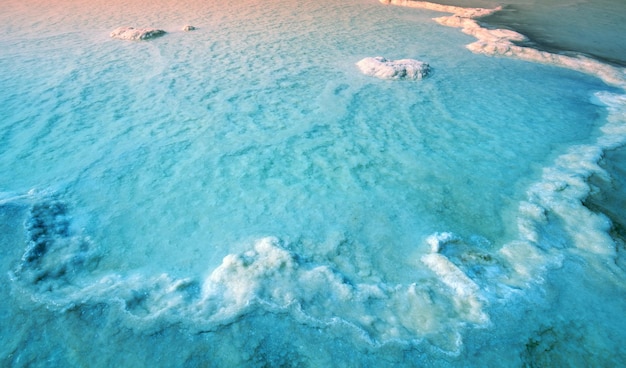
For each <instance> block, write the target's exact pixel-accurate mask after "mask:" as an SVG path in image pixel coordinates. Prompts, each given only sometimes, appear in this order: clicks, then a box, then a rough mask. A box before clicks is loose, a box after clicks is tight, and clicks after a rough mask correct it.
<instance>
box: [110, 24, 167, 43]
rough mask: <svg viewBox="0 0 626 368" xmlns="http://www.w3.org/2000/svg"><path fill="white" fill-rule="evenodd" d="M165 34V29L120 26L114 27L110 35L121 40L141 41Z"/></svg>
mask: <svg viewBox="0 0 626 368" xmlns="http://www.w3.org/2000/svg"><path fill="white" fill-rule="evenodd" d="M164 34H165V31H164V30H162V29H157V28H134V27H119V28H116V29H114V30H113V32H111V34H110V36H111V37H113V38H117V39H120V40H129V41H139V40H149V39H152V38H156V37H160V36H163V35H164Z"/></svg>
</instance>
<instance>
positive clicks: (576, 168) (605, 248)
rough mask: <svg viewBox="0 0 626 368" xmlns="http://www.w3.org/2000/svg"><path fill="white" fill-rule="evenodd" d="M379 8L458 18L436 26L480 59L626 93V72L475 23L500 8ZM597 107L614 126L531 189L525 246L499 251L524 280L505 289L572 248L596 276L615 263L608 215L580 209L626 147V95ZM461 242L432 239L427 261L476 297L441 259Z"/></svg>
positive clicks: (604, 95)
mask: <svg viewBox="0 0 626 368" xmlns="http://www.w3.org/2000/svg"><path fill="white" fill-rule="evenodd" d="M380 2H381V3H383V4H392V5H399V6H406V7H411V8H420V9H428V10H434V11H441V12H447V13H452V15H451V16H444V17H439V18H435V19H434V20H435V21H436V22H438V23H439V24H441V25H445V26H449V27H456V28H461V30H462V32H463V33H466V34H468V35H471V36H473V37H475V38H476V39H477V41H475V42H473V43H471V44H469V45H467V46H466V47H467V48H468V49H469V50H470V51H472V52H474V53H477V54H484V55H488V56H506V57H512V58H515V59H519V60H525V61H530V62H536V63H542V64H549V65H554V66H560V67H564V68H568V69H571V70H574V71H578V72H582V73H586V74H589V75H592V76H595V77H597V78H599V79H600V80H602V81H603V82H605V83H606V84H608V85H611V86H614V87H617V88H620V89H626V69H624V68H618V67H613V66H611V65H607V64H603V63H601V62H599V61H597V60H594V59H591V58H588V57H585V56H582V55H577V56H567V55H561V54H553V53H550V52H547V51H541V50H536V49H533V48H530V47H524V46H520V45H519V44H517V43H519V42H522V41H526V40H527V39H526V37H525V36H524V35H522V34H520V33H517V32H514V31H510V30H505V29H486V28H483V27H481V25H480V24H479V23H478V22H477V21H476V20H475V19H476V18H480V17H483V16H486V15H490V14H493V13H495V12H497V11H499V10H501V8H500V7H497V8H495V9H481V8H461V7H455V6H447V5H439V4H433V3H428V2H423V1H411V0H380ZM592 102H594V103H596V104H598V105H601V106H605V107H606V108H607V110H608V112H609V116H608V118H607V119H608V123H607V124H606V125H605V126H603V127H601V130H602V132H604V133H605V135H603V136H601V137H599V138H598V139H597V141H596V144H594V145H580V146H574V147H572V148H571V149H570V150H568V152H566V153H565V154H563V155H561V156H560V157H558V158H557V160H556V162H555V165H554V166H553V167H548V168H545V169H544V170H543V175H542V178H541V180H540V181H539V182H538V183H536V184H535V185H533V186H532V187H531V188H529V190H528V200H527V201H524V202H522V203H521V204H520V208H519V213H520V216H519V219H518V229H519V232H520V239H519V240H518V241H513V242H511V243H508V244H506V245H504V246H503V247H502V249H501V250H500V252H499V253H500V254H501V255H502V256H504V258H505V259H506V260H508V262H509V266H510V267H512V268H513V269H514V270H515V272H516V273H517V275H518V276H519V280H517V281H515V280H513V278H511V276H512V275H509V278H508V280H507V281H506V283H510V284H515V283H517V282H519V283H520V284H522V285H523V284H525V283H526V282H527V281H529V280H534V281H537V282H542V276H541V275H542V272H541V270H542V269H545V268H546V267H560V265H561V264H562V260H563V256H564V255H563V250H564V248H569V249H570V250H569V251H570V252H572V253H574V254H578V255H581V254H586V255H587V256H588V258H587V261H588V262H590V264H592V265H593V266H594V267H597V268H598V269H604V268H607V262H606V259H607V258H609V259H610V258H614V257H616V254H615V244H614V243H613V241H612V239H611V238H610V236H609V235H608V229H609V228H610V222H609V221H608V219H606V218H605V217H604V216H602V215H598V214H594V213H592V212H590V211H589V210H588V209H587V208H586V207H584V206H583V205H582V204H581V203H582V201H583V200H584V198H585V197H586V196H587V195H588V193H589V185H588V183H587V180H586V179H587V178H588V177H589V176H590V175H592V174H596V175H603V174H605V173H604V172H603V170H602V169H601V168H600V166H599V165H598V161H599V160H600V158H601V157H602V154H603V151H604V150H607V149H611V148H615V147H617V146H620V145H622V144H623V143H624V142H626V113H625V111H626V99H625V97H624V95H619V94H613V93H608V92H598V93H596V95H595V96H594V101H592ZM548 213H550V214H553V216H557V217H559V218H561V222H562V223H561V224H560V225H558V224H554V223H552V222H550V221H549V220H548ZM555 226H560V227H561V228H562V229H561V230H562V231H564V232H565V233H574V234H576V235H575V236H574V237H573V238H572V239H571V243H568V244H565V243H563V242H560V241H558V240H555V239H552V238H551V237H550V236H549V235H546V234H550V233H551V232H554V231H555V229H554V227H555ZM580 228H585V229H587V231H585V232H584V233H581V232H576V231H571V230H570V229H580ZM568 230H570V231H568ZM455 241H458V238H457V237H455V236H454V235H453V234H451V233H437V234H434V235H432V236H430V237H429V238H427V239H426V242H427V243H428V244H429V245H430V247H431V252H432V253H431V254H430V255H427V256H424V257H423V258H422V262H424V263H425V264H426V265H427V266H429V267H430V268H431V269H432V270H433V271H434V272H435V273H437V274H438V275H439V276H440V277H442V278H443V279H444V282H446V283H448V284H449V285H451V286H452V287H453V288H454V289H455V290H457V291H459V290H461V291H463V290H466V289H467V290H472V289H473V288H472V287H471V284H470V283H468V282H467V280H465V278H464V277H463V275H461V274H459V273H458V272H456V270H455V269H454V268H453V267H448V266H447V263H446V262H445V260H446V257H445V256H441V255H440V254H439V252H441V250H442V247H443V246H445V245H447V244H449V243H451V242H455ZM519 259H525V260H526V262H521V263H520V262H519V261H518V260H519ZM435 261H440V262H439V263H437V262H435ZM442 265H443V266H445V267H442ZM468 285H469V287H468ZM457 286H458V288H457ZM472 291H473V292H476V290H472Z"/></svg>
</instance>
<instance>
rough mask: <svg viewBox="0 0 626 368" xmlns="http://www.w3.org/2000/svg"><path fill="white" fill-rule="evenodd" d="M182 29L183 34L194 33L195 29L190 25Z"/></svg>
mask: <svg viewBox="0 0 626 368" xmlns="http://www.w3.org/2000/svg"><path fill="white" fill-rule="evenodd" d="M182 29H183V31H185V32H189V31H195V30H196V27H194V26H192V25H186V26H184V27H183V28H182Z"/></svg>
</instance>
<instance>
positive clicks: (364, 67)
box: [356, 56, 430, 80]
mask: <svg viewBox="0 0 626 368" xmlns="http://www.w3.org/2000/svg"><path fill="white" fill-rule="evenodd" d="M356 65H357V66H358V67H359V69H361V72H363V74H365V75H369V76H372V77H377V78H380V79H395V80H397V79H412V80H416V79H422V78H424V77H426V76H427V75H428V73H429V72H430V66H429V65H428V64H427V63H424V62H422V61H418V60H413V59H401V60H388V59H385V58H384V57H381V56H377V57H368V58H365V59H363V60H361V61H359V62H358V63H356Z"/></svg>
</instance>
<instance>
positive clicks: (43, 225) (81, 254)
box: [15, 198, 100, 288]
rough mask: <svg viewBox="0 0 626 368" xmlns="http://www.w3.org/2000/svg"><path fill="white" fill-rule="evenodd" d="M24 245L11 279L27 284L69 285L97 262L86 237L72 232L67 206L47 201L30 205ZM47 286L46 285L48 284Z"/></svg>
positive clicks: (96, 253)
mask: <svg viewBox="0 0 626 368" xmlns="http://www.w3.org/2000/svg"><path fill="white" fill-rule="evenodd" d="M24 227H25V230H26V234H27V244H26V249H25V251H24V254H23V256H22V259H21V261H20V264H19V265H18V267H17V268H16V269H15V276H16V277H17V278H19V279H21V280H22V281H25V282H27V283H31V284H46V285H47V286H46V287H48V288H50V287H52V284H54V285H56V286H59V285H61V284H67V283H71V281H72V280H73V279H74V278H75V277H76V276H77V275H79V274H82V273H84V272H86V271H87V272H88V271H90V270H93V269H95V268H96V266H97V264H98V261H99V259H100V257H99V255H98V252H97V251H96V250H95V247H93V245H92V244H91V241H90V240H89V238H88V237H85V236H82V235H81V234H80V233H79V232H78V231H76V230H74V229H72V226H71V216H70V214H69V209H68V205H67V204H66V203H65V202H64V201H62V200H59V199H56V198H48V199H44V200H41V201H38V202H36V203H34V204H33V205H32V207H31V208H30V211H29V214H28V216H27V219H26V222H25V224H24ZM48 284H50V285H48Z"/></svg>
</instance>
